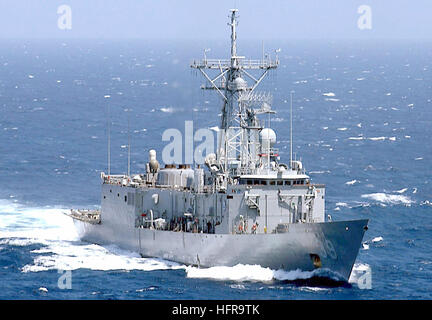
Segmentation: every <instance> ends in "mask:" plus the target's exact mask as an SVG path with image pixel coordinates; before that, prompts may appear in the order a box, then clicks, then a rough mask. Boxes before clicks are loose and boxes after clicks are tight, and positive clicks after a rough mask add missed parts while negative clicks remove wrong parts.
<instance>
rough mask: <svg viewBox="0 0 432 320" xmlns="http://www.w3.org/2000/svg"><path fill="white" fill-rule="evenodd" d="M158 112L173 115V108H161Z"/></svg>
mask: <svg viewBox="0 0 432 320" xmlns="http://www.w3.org/2000/svg"><path fill="white" fill-rule="evenodd" d="M159 110H160V111H162V112H165V113H173V112H174V108H173V107H168V108H165V107H162V108H160V109H159Z"/></svg>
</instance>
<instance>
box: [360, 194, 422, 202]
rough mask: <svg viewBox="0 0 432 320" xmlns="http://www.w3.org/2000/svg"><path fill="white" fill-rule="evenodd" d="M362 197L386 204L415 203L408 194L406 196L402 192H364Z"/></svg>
mask: <svg viewBox="0 0 432 320" xmlns="http://www.w3.org/2000/svg"><path fill="white" fill-rule="evenodd" d="M361 197H362V198H367V199H372V200H375V201H378V202H381V203H384V204H406V205H409V204H411V203H413V202H414V201H412V200H411V199H410V198H409V197H408V196H404V195H401V194H386V193H370V194H363V195H362V196H361Z"/></svg>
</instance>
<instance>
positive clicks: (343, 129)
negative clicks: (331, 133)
mask: <svg viewBox="0 0 432 320" xmlns="http://www.w3.org/2000/svg"><path fill="white" fill-rule="evenodd" d="M337 129H338V130H339V131H346V130H348V128H345V127H344V128H337Z"/></svg>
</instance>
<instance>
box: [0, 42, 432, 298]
mask: <svg viewBox="0 0 432 320" xmlns="http://www.w3.org/2000/svg"><path fill="white" fill-rule="evenodd" d="M266 46H267V47H272V46H274V48H281V49H282V50H281V52H280V53H279V59H280V62H281V63H280V66H279V68H278V70H277V71H275V72H274V73H273V74H272V75H271V76H270V77H269V78H268V79H267V80H266V81H265V82H264V83H263V84H262V86H261V89H262V90H264V91H266V92H271V93H272V94H273V109H274V110H276V111H277V114H275V115H274V116H273V118H272V119H271V123H272V126H273V128H274V130H275V131H276V134H277V147H278V148H279V151H280V155H281V159H282V161H284V162H287V161H288V159H289V143H290V141H289V123H290V119H289V115H290V113H289V95H290V94H289V92H290V91H291V90H293V91H294V92H295V93H294V105H293V109H294V110H293V112H294V117H293V130H294V138H293V141H294V151H295V154H296V157H297V158H298V159H300V158H301V159H302V161H303V165H304V166H305V168H306V170H307V172H308V173H309V174H310V176H311V178H312V181H313V182H315V183H323V184H326V187H327V189H326V215H331V217H332V219H333V220H343V219H369V230H368V231H367V232H366V234H365V237H364V239H363V244H362V247H361V248H360V251H359V255H358V258H357V261H356V264H355V266H354V270H353V274H352V277H351V279H350V281H349V282H348V283H346V284H337V285H334V284H328V283H327V282H323V283H319V282H318V283H317V282H313V283H310V282H308V281H300V282H299V281H297V280H304V278H305V272H304V271H302V270H296V271H292V272H291V273H283V274H281V273H280V272H278V271H277V270H270V269H267V268H263V267H261V266H244V265H237V266H235V267H230V268H228V267H213V268H210V269H197V268H194V267H189V266H184V265H181V264H177V263H173V262H170V261H166V260H161V259H150V258H141V257H140V256H139V255H138V254H136V253H133V252H129V251H125V250H123V249H122V248H119V247H117V246H115V245H111V246H100V245H96V244H89V243H85V242H81V241H80V240H79V238H78V237H77V234H76V231H75V229H74V226H73V222H72V221H71V219H70V218H69V217H67V216H66V215H64V214H63V212H65V211H67V210H68V209H69V208H98V207H99V204H100V192H101V190H100V173H101V172H102V171H104V172H107V123H108V121H109V120H108V119H109V118H110V119H111V122H112V124H111V172H112V173H119V174H123V173H126V171H127V148H126V146H127V143H128V118H129V119H130V132H131V171H132V172H140V173H142V172H144V171H145V164H146V162H147V160H148V151H149V150H150V149H155V150H156V151H157V152H158V155H159V156H160V155H161V153H162V149H163V148H164V146H166V144H167V142H166V141H162V134H163V132H164V130H165V129H168V128H177V129H179V130H180V131H181V132H184V126H185V121H188V120H191V121H193V123H194V129H195V130H198V129H200V128H212V127H215V126H218V125H219V121H220V112H221V101H220V99H219V98H218V97H217V95H216V93H215V92H204V90H201V89H200V85H201V84H203V83H204V80H203V79H202V78H201V76H200V74H199V73H198V74H197V72H196V71H193V70H191V69H190V67H189V66H190V63H191V61H192V59H193V58H200V56H201V54H202V52H203V51H202V50H203V48H206V47H211V48H212V51H211V52H210V53H211V55H210V54H208V57H209V58H224V57H227V56H228V55H229V43H228V42H217V41H213V42H211V41H209V42H204V41H201V42H199V41H198V42H194V43H192V42H184V41H169V42H168V41H167V42H163V41H143V40H141V41H138V40H128V41H126V40H118V41H114V40H110V41H108V40H107V41H99V40H67V41H65V42H62V41H56V40H39V41H25V40H2V41H1V43H0V299H431V298H432V187H431V179H432V176H431V173H432V170H431V168H432V144H431V143H430V139H431V137H432V90H431V83H432V64H431V61H432V43H425V42H414V41H399V42H386V41H381V42H373V41H359V42H350V41H338V42H325V41H312V42H311V41H309V42H307V41H297V42H288V41H285V42H284V41H282V42H278V43H272V44H266ZM238 47H239V49H238V50H239V52H240V53H241V54H242V55H246V56H247V57H251V58H259V57H261V53H260V50H261V43H258V42H257V43H255V42H252V41H249V42H240V43H239V46H238ZM125 110H129V111H128V112H126V111H125ZM108 114H109V115H110V116H108ZM64 270H68V271H64ZM365 270H370V271H371V276H372V278H371V283H370V284H371V287H369V288H362V286H359V285H358V279H359V277H361V276H362V275H363V274H364V271H365ZM68 272H69V273H68ZM65 276H68V278H67V279H66V278H65ZM65 279H66V280H68V281H70V282H69V286H68V282H67V281H66V282H65ZM65 284H66V287H65Z"/></svg>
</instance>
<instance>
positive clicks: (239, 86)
mask: <svg viewBox="0 0 432 320" xmlns="http://www.w3.org/2000/svg"><path fill="white" fill-rule="evenodd" d="M230 89H231V90H246V89H247V82H246V81H245V80H244V79H243V78H242V77H237V78H235V79H234V80H233V81H232V82H231V88H230Z"/></svg>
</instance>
